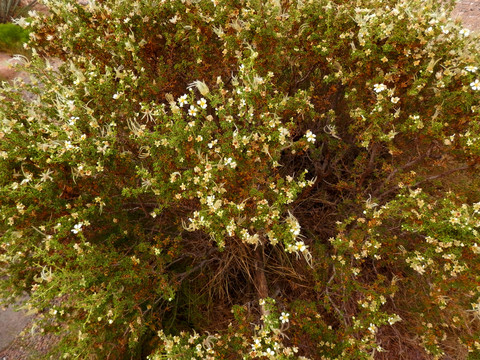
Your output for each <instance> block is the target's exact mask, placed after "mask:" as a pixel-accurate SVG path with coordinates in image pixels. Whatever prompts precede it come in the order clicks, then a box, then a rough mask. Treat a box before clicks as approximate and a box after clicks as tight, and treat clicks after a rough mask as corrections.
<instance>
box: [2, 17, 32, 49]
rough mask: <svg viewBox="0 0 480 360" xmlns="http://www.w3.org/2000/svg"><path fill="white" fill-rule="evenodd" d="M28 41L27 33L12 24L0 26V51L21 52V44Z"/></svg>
mask: <svg viewBox="0 0 480 360" xmlns="http://www.w3.org/2000/svg"><path fill="white" fill-rule="evenodd" d="M27 41H28V32H27V31H26V30H25V29H23V28H22V27H20V26H18V25H14V24H0V51H6V52H18V51H19V50H20V51H23V44H24V43H26V42H27Z"/></svg>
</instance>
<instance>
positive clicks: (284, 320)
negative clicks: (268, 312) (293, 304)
mask: <svg viewBox="0 0 480 360" xmlns="http://www.w3.org/2000/svg"><path fill="white" fill-rule="evenodd" d="M289 316H290V314H289V313H285V312H282V315H280V321H281V322H282V324H285V323H288V317H289Z"/></svg>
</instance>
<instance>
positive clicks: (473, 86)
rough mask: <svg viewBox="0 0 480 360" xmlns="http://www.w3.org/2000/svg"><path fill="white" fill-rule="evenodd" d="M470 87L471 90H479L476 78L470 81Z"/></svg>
mask: <svg viewBox="0 0 480 360" xmlns="http://www.w3.org/2000/svg"><path fill="white" fill-rule="evenodd" d="M470 87H471V88H472V89H473V90H480V81H479V80H478V79H476V80H475V81H474V82H472V83H470Z"/></svg>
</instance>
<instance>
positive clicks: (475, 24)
mask: <svg viewBox="0 0 480 360" xmlns="http://www.w3.org/2000/svg"><path fill="white" fill-rule="evenodd" d="M452 17H453V18H457V17H458V18H461V19H462V21H463V23H464V25H465V27H467V28H469V29H471V30H480V0H468V1H467V0H460V1H458V2H457V6H456V8H455V11H454V13H453V14H452ZM12 62H13V60H12V56H11V55H8V54H5V53H0V81H1V80H8V81H11V80H12V79H14V78H15V77H16V76H19V74H17V73H16V72H15V70H14V69H12V67H11V64H12ZM20 75H21V74H20ZM30 319H31V317H29V316H27V315H26V314H25V313H23V312H15V311H13V308H12V307H8V308H7V309H5V310H0V360H28V359H34V358H36V356H37V355H39V354H42V353H45V352H46V351H47V350H48V348H49V346H51V344H53V343H55V341H56V339H55V337H53V336H51V335H49V336H45V335H42V334H38V333H37V334H35V333H33V334H30V333H29V334H28V335H27V336H25V337H23V338H22V337H19V334H20V333H21V331H22V330H23V329H25V328H26V326H27V325H28V324H29V322H30Z"/></svg>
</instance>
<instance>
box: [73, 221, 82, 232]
mask: <svg viewBox="0 0 480 360" xmlns="http://www.w3.org/2000/svg"><path fill="white" fill-rule="evenodd" d="M82 226H83V223H78V224H75V225H74V226H73V229H72V230H71V232H73V233H74V234H78V233H79V232H80V231H82Z"/></svg>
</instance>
